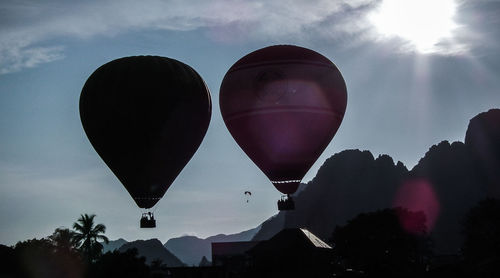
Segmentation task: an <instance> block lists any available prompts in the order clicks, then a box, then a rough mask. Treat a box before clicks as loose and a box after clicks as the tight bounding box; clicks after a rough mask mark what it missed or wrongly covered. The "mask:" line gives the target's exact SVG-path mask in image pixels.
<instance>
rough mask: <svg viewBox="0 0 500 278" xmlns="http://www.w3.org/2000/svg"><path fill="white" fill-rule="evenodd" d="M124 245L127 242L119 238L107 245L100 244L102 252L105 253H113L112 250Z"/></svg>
mask: <svg viewBox="0 0 500 278" xmlns="http://www.w3.org/2000/svg"><path fill="white" fill-rule="evenodd" d="M125 243H128V241H126V240H124V239H123V238H119V239H117V240H110V241H109V242H108V243H107V244H106V243H102V252H103V253H106V252H108V251H111V252H113V251H114V250H117V249H119V248H120V247H122V245H124V244H125Z"/></svg>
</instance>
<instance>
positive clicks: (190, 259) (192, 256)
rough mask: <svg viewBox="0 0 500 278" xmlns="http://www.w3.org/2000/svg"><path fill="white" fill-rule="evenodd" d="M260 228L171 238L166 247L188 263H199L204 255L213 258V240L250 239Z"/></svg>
mask: <svg viewBox="0 0 500 278" xmlns="http://www.w3.org/2000/svg"><path fill="white" fill-rule="evenodd" d="M259 229H260V226H259V227H256V228H253V229H250V230H246V231H243V232H240V233H236V234H229V235H225V234H218V235H215V236H210V237H207V238H205V239H201V238H198V237H196V236H181V237H177V238H171V239H169V240H168V241H167V242H166V243H165V248H167V249H168V250H170V251H171V252H172V253H174V254H175V255H176V256H177V257H179V258H180V259H181V260H182V261H183V262H184V263H186V264H187V265H199V263H200V261H201V260H202V258H203V257H206V258H212V248H211V244H212V242H231V241H249V240H251V239H252V237H253V236H254V235H255V233H257V231H258V230H259Z"/></svg>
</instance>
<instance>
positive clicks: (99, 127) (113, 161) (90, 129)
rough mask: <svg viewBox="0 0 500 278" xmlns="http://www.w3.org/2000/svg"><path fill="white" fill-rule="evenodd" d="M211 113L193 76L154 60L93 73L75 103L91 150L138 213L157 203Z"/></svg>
mask: <svg viewBox="0 0 500 278" xmlns="http://www.w3.org/2000/svg"><path fill="white" fill-rule="evenodd" d="M211 111H212V106H211V99H210V92H209V90H208V88H207V87H206V85H205V82H204V81H203V79H202V78H201V77H200V76H199V75H198V73H196V71H195V70H194V69H192V68H191V67H189V66H188V65H186V64H184V63H181V62H179V61H177V60H174V59H170V58H165V57H157V56H136V57H126V58H121V59H117V60H114V61H111V62H109V63H107V64H105V65H103V66H101V67H100V68H98V69H97V70H96V71H95V72H94V73H93V74H92V75H91V76H90V77H89V78H88V80H87V82H86V83H85V85H84V87H83V89H82V93H81V96H80V117H81V121H82V124H83V128H84V130H85V133H86V134H87V136H88V138H89V140H90V142H91V144H92V146H93V147H94V149H95V150H96V151H97V153H98V154H99V155H100V156H101V158H102V159H103V160H104V162H105V163H106V164H107V165H108V166H109V168H110V169H111V170H112V171H113V173H114V174H115V175H116V177H117V178H118V179H119V180H120V182H121V183H122V184H123V185H124V186H125V188H126V189H127V191H128V192H129V193H130V195H131V196H132V198H133V199H134V201H135V202H136V203H137V205H138V206H139V207H140V208H144V209H149V208H151V207H153V206H154V205H155V204H156V203H157V202H158V201H159V200H160V199H161V198H162V197H163V195H164V194H165V192H166V191H167V189H168V188H169V186H170V185H171V184H172V182H173V181H174V180H175V178H176V177H177V175H178V174H179V173H180V172H181V170H182V169H183V168H184V166H185V165H186V164H187V163H188V161H189V160H190V159H191V157H192V156H193V154H194V153H195V152H196V150H197V149H198V147H199V145H200V143H201V142H202V140H203V137H204V136H205V133H206V131H207V128H208V124H209V122H210V116H211ZM147 215H149V216H150V217H149V220H152V221H154V218H153V217H152V215H151V214H150V213H148V214H147ZM143 219H144V217H143ZM141 222H142V221H141ZM149 223H152V224H151V225H152V226H154V225H153V224H154V222H149ZM146 226H148V225H146Z"/></svg>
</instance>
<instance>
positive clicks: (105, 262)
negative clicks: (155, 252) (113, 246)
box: [89, 248, 150, 278]
mask: <svg viewBox="0 0 500 278" xmlns="http://www.w3.org/2000/svg"><path fill="white" fill-rule="evenodd" d="M89 277H93V278H100V277H106V278H107V277H120V278H128V277H130V278H141V277H144V278H147V277H150V268H149V267H148V265H147V264H146V258H144V257H139V256H138V252H137V249H135V248H132V249H128V250H126V251H125V252H119V251H116V250H115V251H113V252H107V253H105V254H103V255H102V256H101V257H100V258H99V259H98V260H96V262H95V263H94V264H92V265H91V269H90V273H89Z"/></svg>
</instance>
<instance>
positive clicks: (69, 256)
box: [14, 238, 84, 278]
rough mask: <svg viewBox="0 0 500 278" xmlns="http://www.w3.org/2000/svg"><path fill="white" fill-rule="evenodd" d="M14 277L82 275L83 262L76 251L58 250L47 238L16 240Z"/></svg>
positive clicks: (70, 276)
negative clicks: (15, 274)
mask: <svg viewBox="0 0 500 278" xmlns="http://www.w3.org/2000/svg"><path fill="white" fill-rule="evenodd" d="M14 251H15V258H16V260H17V266H18V268H17V270H16V271H17V275H18V276H16V277H69V278H73V277H74V278H79V277H83V269H84V267H83V264H82V261H81V260H80V257H79V256H78V254H76V253H66V252H65V251H62V250H58V249H57V247H56V246H54V245H53V243H52V242H51V241H50V240H49V239H45V238H43V239H32V240H27V241H23V242H18V243H17V244H16V245H15V248H14Z"/></svg>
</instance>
